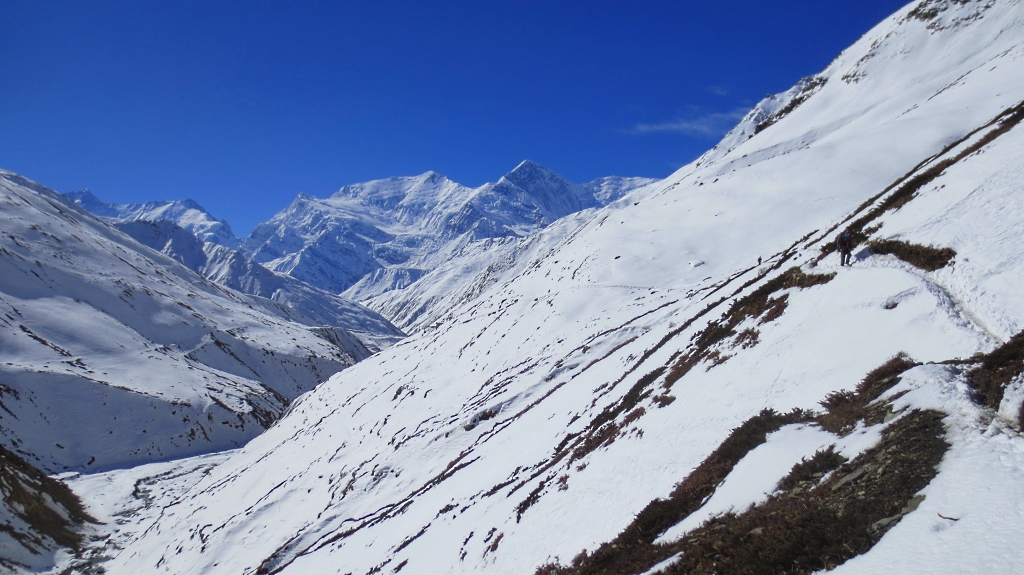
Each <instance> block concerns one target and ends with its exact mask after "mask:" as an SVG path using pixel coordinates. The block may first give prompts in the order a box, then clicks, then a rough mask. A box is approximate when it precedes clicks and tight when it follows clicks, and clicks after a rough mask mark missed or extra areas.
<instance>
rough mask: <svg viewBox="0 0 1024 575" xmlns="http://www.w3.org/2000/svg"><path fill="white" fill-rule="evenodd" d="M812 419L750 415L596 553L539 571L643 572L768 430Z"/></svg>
mask: <svg viewBox="0 0 1024 575" xmlns="http://www.w3.org/2000/svg"><path fill="white" fill-rule="evenodd" d="M807 419H809V415H808V414H806V413H804V412H802V411H793V412H791V413H787V414H779V413H776V412H774V411H772V410H770V409H766V410H764V411H762V412H761V413H759V414H758V415H755V416H754V417H752V418H750V419H748V420H747V421H746V422H744V423H743V424H742V425H740V426H739V427H737V428H736V429H734V430H733V431H732V433H731V434H729V437H728V438H727V439H726V440H725V441H723V442H722V444H721V445H720V446H719V447H718V449H716V450H715V451H714V452H712V453H711V455H709V456H708V457H707V459H705V460H704V462H703V463H701V464H700V465H699V466H698V467H697V469H695V470H694V471H693V473H691V474H690V475H689V476H688V477H687V478H686V479H685V480H683V482H682V483H679V484H678V485H676V487H675V489H673V490H672V493H671V494H669V496H668V498H667V499H655V500H654V501H652V502H650V503H649V504H648V505H647V507H644V509H643V510H642V511H640V513H639V514H637V516H636V519H634V520H633V523H631V524H630V525H629V527H627V528H626V529H625V530H624V531H623V532H622V533H621V534H619V536H618V537H616V538H615V539H614V540H612V541H611V542H609V543H604V544H602V545H601V547H599V548H598V549H597V550H596V551H594V552H593V553H592V554H589V555H587V554H585V553H584V554H581V555H580V556H579V557H577V558H576V559H575V560H574V561H573V567H572V568H571V569H565V568H559V569H561V570H554V571H551V570H548V571H544V570H543V568H542V570H540V571H538V573H552V574H554V573H566V574H567V573H573V574H599V573H640V572H642V571H643V570H644V569H646V568H648V567H650V566H651V565H653V564H654V563H657V562H658V561H661V560H663V559H664V558H666V557H668V556H669V555H671V553H668V554H664V549H662V546H656V545H654V544H653V543H654V540H655V539H657V538H658V536H659V535H661V533H663V532H664V531H665V530H666V529H668V528H669V527H671V526H673V525H675V524H676V523H678V522H680V521H682V520H683V519H685V518H686V516H688V515H689V514H691V513H693V512H694V511H696V510H697V509H699V508H700V506H701V505H703V504H704V502H705V501H706V500H707V499H708V498H709V497H710V496H711V495H712V494H713V493H714V492H715V489H716V488H717V487H718V485H719V484H720V483H721V482H722V481H723V480H725V478H726V476H727V475H729V472H731V471H732V469H733V467H735V465H736V464H737V463H738V462H739V460H740V459H743V457H744V456H745V455H746V454H747V453H749V452H750V450H752V449H754V448H755V447H757V446H758V445H761V444H762V443H764V442H765V441H766V440H767V437H768V434H769V433H771V432H773V431H777V430H778V429H779V428H781V427H782V426H783V425H787V424H790V423H797V422H800V421H806V420H807ZM652 553H653V555H652ZM662 555H664V556H662ZM652 556H653V557H656V559H655V560H654V561H651V557H652ZM549 567H550V566H549Z"/></svg>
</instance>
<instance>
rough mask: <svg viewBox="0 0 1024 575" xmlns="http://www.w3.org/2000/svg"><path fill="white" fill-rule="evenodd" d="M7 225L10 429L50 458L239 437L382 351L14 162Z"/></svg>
mask: <svg viewBox="0 0 1024 575" xmlns="http://www.w3.org/2000/svg"><path fill="white" fill-rule="evenodd" d="M0 229H2V230H3V234H2V235H0V441H2V443H3V445H4V446H6V447H7V448H8V449H10V450H11V451H13V452H15V453H17V454H19V455H20V456H21V457H23V458H25V459H26V460H27V461H28V462H29V463H31V464H33V465H35V466H37V467H40V468H41V469H43V470H45V471H48V472H56V471H62V470H67V469H76V470H80V469H86V470H98V469H110V468H113V467H123V466H127V465H135V464H139V463H142V462H147V461H154V460H163V459H168V458H173V457H183V456H186V455H192V454H196V453H203V452H209V451H213V450H222V449H228V448H232V447H237V446H240V445H242V444H244V443H245V442H247V441H248V440H249V439H251V438H252V437H254V436H255V435H257V434H258V433H260V432H261V431H263V429H265V428H266V427H268V426H269V425H270V424H271V423H272V422H273V421H275V420H276V419H277V418H278V417H279V416H280V415H281V413H283V411H284V410H285V408H286V407H287V406H288V403H289V402H290V400H292V399H294V398H295V397H296V396H298V395H299V394H301V393H303V392H305V391H309V390H310V389H312V388H313V387H314V386H315V385H316V384H317V383H319V382H321V381H323V380H325V379H326V378H327V377H329V376H330V375H332V374H334V373H335V372H337V371H339V370H341V369H343V368H345V367H348V366H350V365H352V364H354V363H355V362H356V361H358V360H359V359H362V358H364V357H366V356H367V355H369V353H370V352H369V350H367V349H366V347H365V346H364V345H363V344H362V343H361V342H360V340H359V339H358V338H357V337H355V336H353V335H352V334H350V333H349V332H347V331H346V330H344V329H341V328H324V327H309V326H307V325H303V324H302V323H301V322H306V323H312V322H310V321H309V319H308V318H305V317H304V316H301V315H300V314H298V313H296V312H295V311H293V310H292V309H291V308H290V307H288V306H286V305H283V304H280V303H277V302H273V301H270V300H268V299H263V298H256V297H250V296H245V295H243V294H241V293H238V292H236V291H234V290H231V289H228V288H225V287H222V286H220V285H218V284H215V283H213V282H211V281H208V280H206V279H204V278H202V277H200V276H198V275H196V274H195V273H193V272H192V271H190V270H189V269H187V268H185V267H184V266H182V265H181V264H179V263H178V262H177V261H175V260H173V259H171V258H169V257H166V256H164V255H163V254H160V253H158V252H156V251H153V250H151V249H149V248H147V247H145V246H143V245H141V244H140V243H138V242H136V241H135V240H133V239H131V238H130V237H128V236H126V235H124V234H123V233H121V232H119V231H118V230H116V229H114V228H112V227H110V226H108V225H106V224H105V223H103V222H101V221H99V220H98V219H96V218H95V217H93V216H92V215H90V214H88V213H87V212H85V211H84V210H81V209H79V208H78V207H77V206H75V205H74V204H72V203H70V202H67V200H66V198H64V197H63V196H61V195H60V194H57V193H56V192H53V191H52V190H48V189H46V188H44V187H43V186H40V185H39V184H36V183H34V182H31V181H29V180H27V179H25V178H22V177H20V176H18V175H15V174H12V173H10V172H5V171H0ZM179 231H183V230H180V228H179ZM193 251H194V250H193ZM185 255H186V256H188V257H192V256H197V255H198V254H196V253H191V252H190V253H188V254H185ZM352 307H355V306H352ZM365 311H366V314H365V316H364V317H368V318H370V317H377V318H378V320H379V321H383V320H382V319H380V318H379V316H375V314H372V312H369V311H368V310H365ZM383 325H384V326H387V325H388V324H387V323H386V322H384V323H383ZM392 329H393V328H392Z"/></svg>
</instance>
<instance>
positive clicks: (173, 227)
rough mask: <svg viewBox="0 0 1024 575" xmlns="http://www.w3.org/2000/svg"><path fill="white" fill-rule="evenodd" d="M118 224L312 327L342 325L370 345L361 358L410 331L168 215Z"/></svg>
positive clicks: (146, 242) (358, 355) (209, 276)
mask: <svg viewBox="0 0 1024 575" xmlns="http://www.w3.org/2000/svg"><path fill="white" fill-rule="evenodd" d="M114 227H116V228H117V229H119V230H121V231H123V232H124V233H126V234H128V235H129V236H131V237H133V238H135V239H136V240H138V241H139V243H141V244H143V245H145V246H147V247H150V248H152V249H154V250H157V251H159V252H161V253H163V254H165V255H167V256H170V257H172V258H174V259H175V260H178V261H179V262H181V263H182V264H184V265H185V266H186V267H188V268H189V269H191V270H192V271H194V272H196V273H198V274H200V275H202V276H204V277H206V278H207V279H210V280H213V281H215V282H217V283H219V284H221V285H223V286H227V287H229V288H231V289H234V290H237V291H240V292H242V293H245V294H249V295H255V296H259V297H264V298H267V299H269V300H272V301H275V302H278V303H281V304H284V305H287V306H288V307H289V308H291V309H292V310H293V312H294V313H291V314H289V319H292V320H295V321H299V322H300V323H304V324H307V325H310V326H325V327H331V328H342V329H344V330H345V331H346V332H348V333H349V334H351V335H354V336H356V337H357V338H359V340H360V342H361V344H362V345H364V346H365V347H366V348H367V350H366V351H363V352H359V353H356V354H354V357H355V358H356V359H357V360H361V359H363V358H364V357H366V356H368V355H370V353H375V352H377V351H380V350H381V349H384V348H386V347H388V346H390V345H393V344H394V343H395V342H396V341H398V340H399V339H401V338H402V337H404V336H405V334H403V333H402V332H401V331H400V330H399V329H398V328H396V327H395V326H394V325H392V324H391V322H389V321H388V320H386V319H384V318H383V317H382V316H381V315H380V314H379V313H377V312H375V311H373V310H370V309H368V308H366V307H363V306H361V305H359V304H356V303H353V302H351V301H349V300H346V299H343V298H341V297H338V296H336V295H334V294H331V293H328V292H325V291H323V290H320V289H317V288H315V287H313V286H311V285H309V284H306V283H305V282H302V281H300V280H297V279H295V278H293V277H291V276H287V275H284V274H278V273H274V272H272V271H270V270H268V269H267V268H265V267H263V266H261V265H260V264H257V263H255V262H253V261H251V260H249V259H248V258H246V257H245V256H244V255H243V254H242V253H241V252H239V251H238V250H234V249H231V248H229V247H226V246H223V245H220V244H216V243H213V242H203V241H201V240H199V239H198V238H196V237H195V236H194V235H192V233H191V232H189V231H188V230H185V229H183V228H181V227H179V226H178V225H177V224H175V223H174V222H170V221H167V220H155V221H146V220H130V221H118V222H115V223H114Z"/></svg>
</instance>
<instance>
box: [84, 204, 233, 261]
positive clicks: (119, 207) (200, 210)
mask: <svg viewBox="0 0 1024 575" xmlns="http://www.w3.org/2000/svg"><path fill="white" fill-rule="evenodd" d="M66 195H67V197H69V198H71V200H72V201H73V202H75V203H76V204H78V205H80V206H82V207H83V208H85V209H86V210H87V211H89V212H90V213H92V214H95V215H97V216H102V217H105V218H111V219H113V220H124V221H135V220H144V221H161V220H163V221H170V222H174V223H176V224H178V225H179V226H181V227H182V228H184V229H186V230H188V231H190V232H192V233H193V234H195V236H196V237H197V238H199V239H200V240H202V241H204V242H213V243H215V244H220V245H222V246H227V247H230V248H237V247H238V244H239V241H240V240H239V239H238V238H236V237H235V234H234V233H233V232H232V231H231V226H229V225H228V223H227V222H226V221H224V220H218V219H217V218H215V217H213V216H212V215H210V212H208V211H206V208H204V207H203V206H200V205H199V204H198V203H197V202H196V201H195V200H170V201H166V200H165V201H154V202H145V203H141V204H108V203H106V202H104V201H102V200H100V199H99V198H97V197H96V196H95V195H93V193H92V192H90V191H89V190H80V191H77V192H71V193H69V194H66Z"/></svg>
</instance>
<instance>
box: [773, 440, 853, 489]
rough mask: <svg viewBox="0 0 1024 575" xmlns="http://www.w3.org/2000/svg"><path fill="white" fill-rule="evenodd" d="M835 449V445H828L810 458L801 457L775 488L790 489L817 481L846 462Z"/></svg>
mask: <svg viewBox="0 0 1024 575" xmlns="http://www.w3.org/2000/svg"><path fill="white" fill-rule="evenodd" d="M835 449H836V446H835V445H830V446H828V449H819V450H818V451H817V452H815V453H814V455H813V456H812V457H811V458H810V459H807V458H804V459H801V460H800V463H797V464H796V465H794V466H793V469H792V470H791V471H790V472H789V474H788V475H786V476H785V477H783V478H782V479H781V480H780V481H779V486H778V488H777V489H778V490H780V491H792V490H793V489H795V488H797V487H801V486H806V485H807V484H810V483H817V481H818V480H819V479H821V478H822V477H823V476H824V475H825V474H826V473H828V472H829V471H834V470H835V469H837V468H838V467H839V466H840V465H842V464H844V463H846V458H845V457H843V456H842V455H840V454H838V453H836V451H835Z"/></svg>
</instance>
